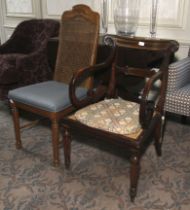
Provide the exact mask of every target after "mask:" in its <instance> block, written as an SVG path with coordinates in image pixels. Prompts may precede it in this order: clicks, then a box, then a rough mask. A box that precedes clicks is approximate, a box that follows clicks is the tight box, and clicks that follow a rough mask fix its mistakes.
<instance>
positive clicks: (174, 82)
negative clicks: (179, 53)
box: [165, 50, 190, 119]
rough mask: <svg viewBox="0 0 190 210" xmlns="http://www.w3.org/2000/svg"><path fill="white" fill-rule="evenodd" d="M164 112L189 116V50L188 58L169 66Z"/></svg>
mask: <svg viewBox="0 0 190 210" xmlns="http://www.w3.org/2000/svg"><path fill="white" fill-rule="evenodd" d="M165 111H167V112H171V113H175V114H178V115H181V116H184V117H189V116H190V50H189V55H188V57H186V58H184V59H182V60H179V61H176V62H174V63H172V64H170V66H169V71H168V86H167V94H166V103H165ZM184 117H183V118H182V119H184Z"/></svg>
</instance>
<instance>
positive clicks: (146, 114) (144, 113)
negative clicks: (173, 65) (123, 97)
mask: <svg viewBox="0 0 190 210" xmlns="http://www.w3.org/2000/svg"><path fill="white" fill-rule="evenodd" d="M162 76H163V73H162V72H161V71H159V72H157V73H156V74H154V75H153V76H152V77H150V78H149V80H148V81H147V82H146V84H145V87H144V90H143V94H142V99H141V103H140V114H139V121H140V124H141V125H142V127H143V128H146V126H147V125H148V124H149V122H150V120H151V118H152V115H153V112H154V108H155V107H156V103H158V99H154V100H149V93H150V91H151V89H152V88H153V86H154V84H155V82H156V81H157V80H161V79H162ZM160 92H161V87H160ZM159 100H160V99H159Z"/></svg>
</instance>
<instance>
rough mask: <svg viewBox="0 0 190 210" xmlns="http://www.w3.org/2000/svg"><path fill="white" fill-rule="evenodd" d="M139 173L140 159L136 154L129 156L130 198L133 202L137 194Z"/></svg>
mask: <svg viewBox="0 0 190 210" xmlns="http://www.w3.org/2000/svg"><path fill="white" fill-rule="evenodd" d="M139 173H140V159H139V157H138V156H136V155H135V156H132V157H131V168H130V198H131V201H132V202H134V200H135V197H136V194H137V184H138V179H139Z"/></svg>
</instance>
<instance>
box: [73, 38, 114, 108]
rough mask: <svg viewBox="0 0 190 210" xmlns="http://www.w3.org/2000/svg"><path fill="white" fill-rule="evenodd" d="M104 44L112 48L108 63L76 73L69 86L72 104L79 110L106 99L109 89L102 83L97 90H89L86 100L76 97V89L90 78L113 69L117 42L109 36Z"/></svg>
mask: <svg viewBox="0 0 190 210" xmlns="http://www.w3.org/2000/svg"><path fill="white" fill-rule="evenodd" d="M104 42H105V44H106V45H109V46H111V48H112V50H111V53H110V56H109V57H108V58H107V59H106V61H105V62H102V63H100V64H96V65H93V66H89V67H86V68H83V69H80V70H78V71H76V73H75V74H74V75H73V77H72V79H71V82H70V84H69V95H70V100H71V103H72V104H73V105H74V106H75V107H77V108H81V107H83V106H86V105H88V104H90V103H94V102H96V101H98V100H99V99H101V98H102V97H104V96H105V94H106V90H107V87H105V85H102V84H101V83H100V84H99V85H98V87H97V88H94V89H93V88H91V89H90V90H88V92H87V97H86V98H84V99H82V100H79V99H78V98H77V96H76V89H77V87H78V86H79V85H80V84H81V83H82V82H83V81H85V80H86V79H87V78H88V77H93V76H94V75H95V74H96V73H98V72H100V73H103V72H105V71H108V70H109V67H111V65H112V61H113V59H114V57H115V52H116V44H115V41H114V40H113V39H112V38H111V37H109V36H106V37H105V38H104Z"/></svg>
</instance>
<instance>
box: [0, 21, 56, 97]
mask: <svg viewBox="0 0 190 210" xmlns="http://www.w3.org/2000/svg"><path fill="white" fill-rule="evenodd" d="M59 25H60V24H59V21H56V20H51V19H31V20H25V21H23V22H21V23H20V24H19V25H18V26H17V27H16V28H15V30H14V32H13V34H12V36H11V37H10V39H9V40H7V41H6V42H5V43H4V44H2V45H1V46H0V99H1V100H6V99H7V94H8V91H9V90H11V89H14V88H17V87H21V86H26V85H29V84H34V83H38V82H42V81H46V80H49V79H52V77H53V69H51V67H50V65H49V61H48V57H47V46H48V41H49V38H50V37H54V36H58V33H59Z"/></svg>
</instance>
